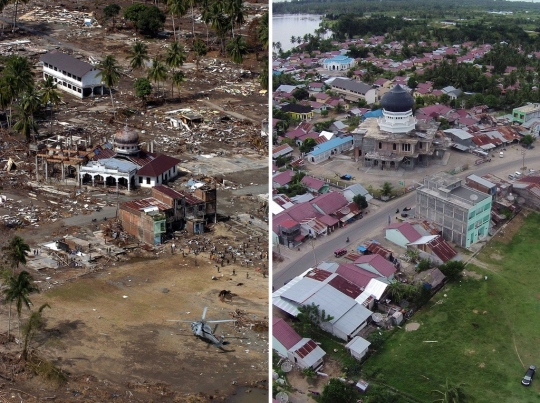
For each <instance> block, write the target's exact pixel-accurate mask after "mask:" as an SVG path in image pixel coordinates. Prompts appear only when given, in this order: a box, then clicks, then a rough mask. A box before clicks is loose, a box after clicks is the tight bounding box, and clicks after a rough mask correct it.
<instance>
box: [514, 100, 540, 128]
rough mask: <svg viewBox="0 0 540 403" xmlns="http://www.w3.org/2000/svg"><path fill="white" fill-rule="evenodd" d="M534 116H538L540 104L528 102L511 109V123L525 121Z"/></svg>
mask: <svg viewBox="0 0 540 403" xmlns="http://www.w3.org/2000/svg"><path fill="white" fill-rule="evenodd" d="M535 118H540V104H532V103H528V104H527V105H525V106H521V107H519V108H514V109H513V110H512V122H513V123H525V122H527V121H529V120H531V119H535Z"/></svg>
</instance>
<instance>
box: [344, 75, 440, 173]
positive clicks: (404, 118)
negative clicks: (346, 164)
mask: <svg viewBox="0 0 540 403" xmlns="http://www.w3.org/2000/svg"><path fill="white" fill-rule="evenodd" d="M381 105H382V107H383V110H382V116H381V117H379V118H371V117H370V118H366V119H365V120H364V122H362V123H361V124H360V125H359V126H358V128H356V129H355V130H354V132H353V133H352V135H353V139H354V147H355V157H356V158H361V157H363V159H362V160H363V165H364V166H365V167H376V168H379V169H381V170H384V169H392V170H397V169H398V168H410V169H412V168H414V167H415V166H418V165H421V166H427V165H428V163H429V161H430V160H431V159H440V158H442V157H443V155H444V148H443V147H440V146H438V145H437V144H436V143H435V142H434V138H435V135H436V132H437V129H438V127H439V123H438V122H434V121H428V122H425V121H422V122H417V120H416V118H415V117H414V116H413V114H412V107H413V105H414V99H413V97H412V96H411V95H410V94H409V93H408V92H407V91H406V90H404V89H403V88H402V87H401V86H400V85H396V86H395V87H394V88H392V90H391V91H389V92H387V93H386V94H385V95H384V96H383V97H382V99H381Z"/></svg>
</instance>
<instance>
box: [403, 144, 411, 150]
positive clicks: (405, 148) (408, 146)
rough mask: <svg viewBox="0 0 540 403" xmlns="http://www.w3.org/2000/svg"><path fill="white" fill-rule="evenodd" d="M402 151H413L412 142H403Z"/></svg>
mask: <svg viewBox="0 0 540 403" xmlns="http://www.w3.org/2000/svg"><path fill="white" fill-rule="evenodd" d="M401 151H411V145H410V144H402V145H401Z"/></svg>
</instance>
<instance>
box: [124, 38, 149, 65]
mask: <svg viewBox="0 0 540 403" xmlns="http://www.w3.org/2000/svg"><path fill="white" fill-rule="evenodd" d="M126 59H129V65H130V66H131V68H133V69H134V70H138V69H141V68H142V67H144V63H145V62H146V61H147V60H150V58H149V57H148V45H146V43H144V42H141V41H136V42H135V43H134V44H133V46H132V47H131V49H129V50H128V56H127V57H126Z"/></svg>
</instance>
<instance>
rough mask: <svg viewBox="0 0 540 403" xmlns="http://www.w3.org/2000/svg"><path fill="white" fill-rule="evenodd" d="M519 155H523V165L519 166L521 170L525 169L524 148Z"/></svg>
mask: <svg viewBox="0 0 540 403" xmlns="http://www.w3.org/2000/svg"><path fill="white" fill-rule="evenodd" d="M521 155H522V156H523V167H522V168H521V170H522V171H525V168H527V167H526V166H525V150H522V151H521Z"/></svg>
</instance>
